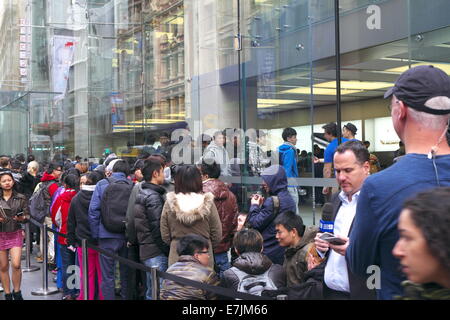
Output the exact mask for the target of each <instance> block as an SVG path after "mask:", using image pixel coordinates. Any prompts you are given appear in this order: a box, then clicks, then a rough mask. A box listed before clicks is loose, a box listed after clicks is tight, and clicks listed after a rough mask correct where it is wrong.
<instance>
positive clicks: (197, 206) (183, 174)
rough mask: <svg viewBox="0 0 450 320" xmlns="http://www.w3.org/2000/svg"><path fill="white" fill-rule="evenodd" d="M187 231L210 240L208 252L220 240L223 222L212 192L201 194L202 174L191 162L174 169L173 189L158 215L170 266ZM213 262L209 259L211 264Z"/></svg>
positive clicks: (176, 258)
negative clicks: (178, 244)
mask: <svg viewBox="0 0 450 320" xmlns="http://www.w3.org/2000/svg"><path fill="white" fill-rule="evenodd" d="M187 234H197V235H200V236H203V237H204V238H206V239H207V240H208V243H209V249H208V250H209V255H210V257H213V248H214V247H217V245H218V244H219V243H220V241H221V240H222V223H221V222H220V217H219V214H218V213H217V208H216V205H215V204H214V195H213V194H212V193H210V192H208V193H203V184H202V177H201V173H200V171H199V169H198V168H197V167H196V166H194V165H183V166H180V167H178V168H177V172H176V175H175V192H169V193H168V194H167V200H166V203H165V204H164V207H163V211H162V214H161V237H162V240H163V241H164V242H166V243H167V244H168V245H170V252H169V266H170V265H172V264H173V263H175V262H177V261H178V254H177V250H176V248H177V243H178V240H179V239H181V238H182V237H184V236H185V235H187ZM213 265H214V261H213V259H210V267H213Z"/></svg>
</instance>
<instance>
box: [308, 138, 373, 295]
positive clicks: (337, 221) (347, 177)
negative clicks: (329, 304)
mask: <svg viewBox="0 0 450 320" xmlns="http://www.w3.org/2000/svg"><path fill="white" fill-rule="evenodd" d="M333 162H334V168H335V171H336V179H337V182H338V184H339V186H340V189H341V191H340V192H339V193H336V194H334V195H333V196H332V204H333V221H334V235H335V236H336V237H338V238H340V239H342V242H343V244H341V245H337V244H332V243H330V242H327V241H324V240H322V239H320V237H321V235H322V233H318V234H317V236H316V238H315V245H316V250H317V252H318V253H319V255H320V256H321V257H326V259H327V261H326V266H325V274H324V286H323V288H324V289H323V294H324V298H325V299H339V300H340V299H374V298H375V291H374V290H369V289H368V287H367V285H366V279H363V278H360V277H357V276H355V275H354V274H352V273H351V272H349V270H348V266H347V263H346V261H345V254H346V249H347V247H348V245H349V238H348V235H349V233H350V230H351V229H352V226H353V219H354V217H355V214H356V205H357V202H358V197H359V191H360V189H361V187H362V185H363V183H364V180H365V179H366V178H367V176H368V175H369V172H370V164H369V152H368V151H367V149H366V147H365V146H364V145H363V144H362V143H361V142H360V141H356V140H353V141H348V142H345V143H343V144H341V145H340V146H339V147H338V148H337V149H336V152H335V154H334V161H333Z"/></svg>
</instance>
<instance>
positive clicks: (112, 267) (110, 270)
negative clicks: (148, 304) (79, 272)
mask: <svg viewBox="0 0 450 320" xmlns="http://www.w3.org/2000/svg"><path fill="white" fill-rule="evenodd" d="M98 246H99V247H100V248H102V249H104V250H107V251H109V252H112V253H114V254H117V255H118V256H120V257H122V258H128V248H127V242H126V241H125V239H99V240H98ZM100 269H101V270H102V283H101V285H100V289H101V290H102V294H103V298H104V299H105V300H115V299H116V297H115V271H116V261H115V260H114V259H113V258H110V257H107V256H105V255H103V254H100ZM119 270H120V287H121V291H120V295H121V297H122V300H126V298H127V290H128V281H127V280H128V279H127V277H128V267H127V266H126V265H124V264H120V266H119Z"/></svg>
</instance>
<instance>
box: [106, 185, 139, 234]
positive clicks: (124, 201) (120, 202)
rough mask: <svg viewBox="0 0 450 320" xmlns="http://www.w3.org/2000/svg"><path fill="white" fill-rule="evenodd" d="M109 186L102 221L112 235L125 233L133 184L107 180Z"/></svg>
mask: <svg viewBox="0 0 450 320" xmlns="http://www.w3.org/2000/svg"><path fill="white" fill-rule="evenodd" d="M107 180H108V182H109V185H108V186H107V187H106V189H105V192H104V193H103V197H102V203H101V208H100V211H101V221H102V224H103V226H104V227H105V229H106V230H108V231H109V232H112V233H125V230H126V226H125V223H126V215H127V208H128V200H129V199H130V195H131V191H132V190H133V183H132V182H131V181H129V180H115V179H112V178H108V179H107Z"/></svg>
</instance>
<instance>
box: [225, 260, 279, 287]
mask: <svg viewBox="0 0 450 320" xmlns="http://www.w3.org/2000/svg"><path fill="white" fill-rule="evenodd" d="M233 267H236V268H238V269H239V270H241V271H243V272H245V273H247V274H253V275H257V274H263V273H264V272H266V271H267V270H269V269H270V270H269V278H270V279H272V281H273V283H274V284H275V286H276V287H277V288H281V287H285V286H286V273H285V271H284V269H283V267H282V266H280V265H278V264H273V263H272V261H270V259H269V258H268V257H267V256H265V255H264V254H262V253H258V252H246V253H243V254H242V255H240V256H239V257H238V258H237V259H236V260H234V263H233ZM221 286H222V287H225V288H232V289H234V290H236V291H237V289H238V286H239V277H238V276H237V275H236V274H235V273H234V271H233V269H228V270H226V271H225V272H224V273H223V278H222V282H221Z"/></svg>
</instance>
